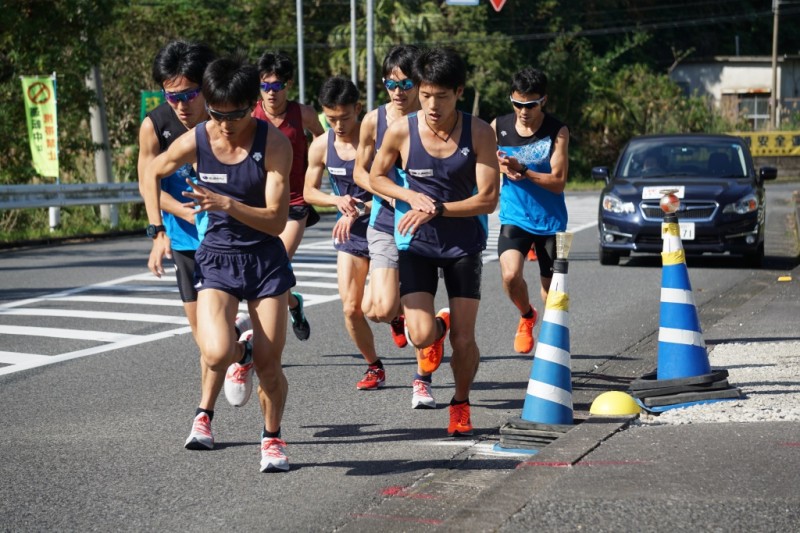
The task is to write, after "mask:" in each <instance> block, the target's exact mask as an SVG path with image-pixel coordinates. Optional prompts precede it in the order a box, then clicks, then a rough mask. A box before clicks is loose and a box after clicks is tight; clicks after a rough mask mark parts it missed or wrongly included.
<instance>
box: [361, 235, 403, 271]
mask: <svg viewBox="0 0 800 533" xmlns="http://www.w3.org/2000/svg"><path fill="white" fill-rule="evenodd" d="M367 242H368V243H369V259H370V265H369V268H370V270H372V269H374V268H399V263H398V255H397V244H395V242H394V235H392V234H391V233H384V232H383V231H379V230H376V229H375V228H373V227H372V226H370V227H368V228H367Z"/></svg>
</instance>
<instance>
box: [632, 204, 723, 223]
mask: <svg viewBox="0 0 800 533" xmlns="http://www.w3.org/2000/svg"><path fill="white" fill-rule="evenodd" d="M717 207H718V206H717V204H716V203H715V202H691V201H686V202H685V201H681V207H680V209H679V210H678V213H677V215H678V220H697V221H707V220H711V219H712V218H714V213H715V212H716V210H717ZM639 208H640V209H641V210H642V218H644V219H645V220H650V221H656V220H663V219H664V211H662V210H661V207H660V206H659V205H658V202H642V203H641V204H639Z"/></svg>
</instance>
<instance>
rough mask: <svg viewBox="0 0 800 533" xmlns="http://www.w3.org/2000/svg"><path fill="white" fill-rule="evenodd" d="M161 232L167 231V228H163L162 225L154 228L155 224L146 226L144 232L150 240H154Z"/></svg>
mask: <svg viewBox="0 0 800 533" xmlns="http://www.w3.org/2000/svg"><path fill="white" fill-rule="evenodd" d="M162 231H164V232H166V231H167V228H166V227H164V225H163V224H159V225H158V226H156V225H155V224H150V225H149V226H147V229H146V230H145V232H146V233H147V236H148V237H150V238H152V239H155V238H156V237H157V236H158V234H159V233H161V232H162Z"/></svg>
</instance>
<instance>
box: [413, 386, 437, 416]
mask: <svg viewBox="0 0 800 533" xmlns="http://www.w3.org/2000/svg"><path fill="white" fill-rule="evenodd" d="M413 386H414V395H413V396H411V408H412V409H436V400H434V399H433V396H432V395H431V384H430V383H428V382H427V381H422V380H421V379H415V380H414V385H413Z"/></svg>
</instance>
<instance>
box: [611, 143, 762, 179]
mask: <svg viewBox="0 0 800 533" xmlns="http://www.w3.org/2000/svg"><path fill="white" fill-rule="evenodd" d="M619 165H620V166H619V172H618V175H619V176H620V177H623V178H645V179H647V178H659V177H665V176H688V177H698V178H706V177H715V176H718V177H740V178H741V177H745V176H747V171H746V170H745V169H746V168H747V165H746V163H745V155H744V150H743V149H742V146H741V145H740V144H737V143H735V142H730V141H725V140H719V139H692V140H687V139H674V140H672V139H657V140H656V139H641V140H636V141H633V142H631V144H630V145H629V146H628V148H627V149H626V150H625V153H624V154H623V155H622V158H621V159H620V162H619Z"/></svg>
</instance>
